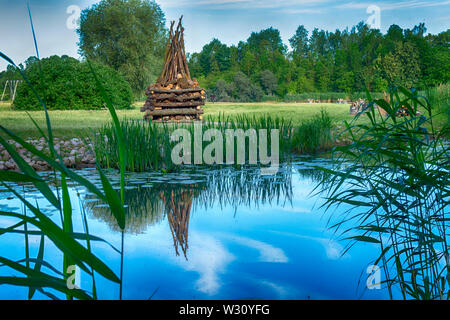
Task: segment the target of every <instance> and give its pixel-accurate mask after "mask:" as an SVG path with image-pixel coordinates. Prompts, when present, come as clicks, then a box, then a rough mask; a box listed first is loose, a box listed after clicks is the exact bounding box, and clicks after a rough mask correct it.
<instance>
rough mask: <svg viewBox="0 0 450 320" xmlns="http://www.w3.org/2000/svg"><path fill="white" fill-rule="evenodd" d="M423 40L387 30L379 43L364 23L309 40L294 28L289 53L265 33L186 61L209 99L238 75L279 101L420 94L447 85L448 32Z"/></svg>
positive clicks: (421, 35)
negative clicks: (396, 89)
mask: <svg viewBox="0 0 450 320" xmlns="http://www.w3.org/2000/svg"><path fill="white" fill-rule="evenodd" d="M425 32H426V28H425V26H424V25H423V24H419V25H418V26H415V27H414V28H413V29H412V30H408V29H407V30H403V29H402V28H400V27H399V26H397V25H392V26H391V27H390V28H389V30H388V31H387V33H386V34H384V35H383V34H382V33H381V32H380V31H379V30H374V29H371V28H369V27H368V26H367V25H366V24H364V23H363V22H361V23H359V24H358V25H356V26H354V27H353V28H352V29H351V30H348V29H345V30H336V31H335V32H328V31H324V30H319V29H314V30H313V31H312V32H311V33H309V32H308V30H306V28H305V27H304V26H299V27H298V29H297V31H296V33H295V35H294V36H293V37H292V38H290V39H289V42H290V44H291V47H292V51H291V52H288V51H287V49H286V47H285V46H284V45H283V42H282V41H281V38H280V36H279V32H278V30H276V29H273V28H269V29H266V30H262V31H260V32H254V33H252V34H251V36H250V37H249V38H248V39H247V41H245V42H244V41H241V42H239V43H238V45H232V46H230V47H227V46H226V45H225V44H222V43H221V42H220V41H219V40H217V39H214V40H213V41H212V42H211V43H209V44H207V45H206V46H205V47H204V48H203V50H202V51H201V52H200V53H194V54H192V55H191V56H190V59H189V65H190V68H191V72H192V75H193V76H194V77H197V78H198V79H199V80H200V83H201V84H202V85H203V86H204V87H205V88H207V89H210V90H212V91H214V88H215V86H216V83H217V81H218V80H219V79H223V80H225V81H227V82H228V83H231V82H233V77H234V75H235V74H236V73H237V72H239V71H240V72H242V73H243V74H244V75H245V76H246V77H247V78H248V79H249V80H250V82H252V83H254V84H259V85H261V87H262V88H263V90H264V91H265V93H266V94H272V93H275V94H277V95H278V96H279V97H284V96H285V95H286V94H303V93H305V92H343V93H347V94H352V93H357V92H364V91H365V90H366V88H367V89H368V90H369V91H374V92H384V91H386V90H388V83H392V84H394V85H401V86H405V87H409V88H411V87H415V88H418V89H425V88H426V87H434V86H436V85H439V84H445V83H447V82H448V81H449V78H450V71H449V70H450V65H449V63H450V49H449V47H448V43H449V39H450V31H449V30H447V31H445V32H442V33H440V34H438V35H432V34H429V35H427V36H425ZM268 72H271V73H272V74H273V75H274V76H275V78H276V82H277V83H276V84H275V81H274V77H272V76H271V77H270V85H269V86H267V83H266V81H264V80H263V79H262V77H263V78H264V79H266V78H267V75H268ZM220 85H223V83H220ZM274 86H276V89H275V90H273V87H274ZM213 93H214V94H213V96H219V97H222V95H220V94H216V92H213ZM243 94H244V95H243V98H242V99H241V98H240V97H239V96H234V97H232V100H234V101H249V99H248V94H246V93H245V92H244V93H243ZM228 97H230V94H228V95H225V98H228ZM213 101H222V99H221V98H218V99H217V100H213ZM223 101H230V100H226V99H224V100H223Z"/></svg>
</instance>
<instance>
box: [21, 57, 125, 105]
mask: <svg viewBox="0 0 450 320" xmlns="http://www.w3.org/2000/svg"><path fill="white" fill-rule="evenodd" d="M94 70H95V72H96V73H97V74H98V76H99V77H100V79H101V81H102V82H103V83H105V84H107V89H106V90H107V93H108V95H109V96H110V97H111V99H112V100H113V101H114V103H115V104H116V106H117V108H118V109H125V108H130V107H131V105H132V93H131V89H130V86H129V84H128V83H127V82H126V81H125V80H124V79H123V78H122V76H120V75H119V74H118V73H117V72H116V71H114V70H113V69H111V68H109V67H106V66H103V65H100V64H94ZM24 73H25V75H26V76H27V78H28V79H29V81H30V84H31V85H32V86H33V88H35V89H36V90H37V92H38V93H39V94H40V95H41V96H42V97H43V99H44V100H45V102H46V104H47V107H48V108H49V109H50V110H80V109H103V108H104V107H105V104H104V101H103V99H102V96H101V92H100V91H99V89H98V87H97V86H96V85H95V81H94V77H93V75H92V73H91V71H90V69H89V66H88V64H87V63H86V62H80V61H78V60H77V59H74V58H71V57H68V56H62V57H59V56H52V57H49V58H46V59H42V60H40V61H38V60H37V59H35V58H30V59H28V60H27V62H26V68H25V70H24ZM14 108H15V109H17V110H40V109H42V106H41V103H40V101H39V100H38V99H37V97H36V95H35V94H34V92H33V89H32V87H31V86H28V85H21V86H19V88H18V89H17V96H16V99H15V101H14Z"/></svg>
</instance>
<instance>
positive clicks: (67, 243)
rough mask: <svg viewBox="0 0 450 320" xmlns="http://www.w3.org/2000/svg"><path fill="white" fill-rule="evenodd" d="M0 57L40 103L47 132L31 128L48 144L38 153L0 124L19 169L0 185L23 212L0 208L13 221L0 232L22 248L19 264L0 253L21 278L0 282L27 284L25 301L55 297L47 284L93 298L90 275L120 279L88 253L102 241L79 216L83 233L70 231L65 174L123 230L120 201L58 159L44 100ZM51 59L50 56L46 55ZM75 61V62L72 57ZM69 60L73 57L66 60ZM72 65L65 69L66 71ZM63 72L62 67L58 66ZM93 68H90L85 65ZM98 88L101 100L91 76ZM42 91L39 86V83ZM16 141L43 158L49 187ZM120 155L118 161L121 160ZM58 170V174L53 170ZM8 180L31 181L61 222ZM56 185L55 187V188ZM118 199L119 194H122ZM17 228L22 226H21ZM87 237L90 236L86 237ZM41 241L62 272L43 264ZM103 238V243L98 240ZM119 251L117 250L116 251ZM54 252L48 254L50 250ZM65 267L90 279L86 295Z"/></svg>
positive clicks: (106, 185) (105, 182)
mask: <svg viewBox="0 0 450 320" xmlns="http://www.w3.org/2000/svg"><path fill="white" fill-rule="evenodd" d="M0 57H2V58H3V59H4V60H6V61H7V62H8V63H10V64H11V66H13V67H14V68H15V70H17V71H18V72H20V74H21V76H22V77H23V79H24V80H25V83H26V84H27V85H28V86H29V87H30V89H31V91H32V93H33V94H35V96H36V99H37V100H38V101H39V102H40V103H41V107H42V108H43V110H44V112H45V115H46V120H47V122H46V124H47V128H46V129H47V133H48V134H45V133H44V131H43V130H42V129H41V128H40V127H39V126H38V125H37V123H36V122H34V120H33V119H32V120H33V123H34V125H35V126H36V127H37V129H38V131H39V132H40V133H41V136H42V138H43V139H44V140H45V141H46V142H47V144H48V146H49V153H50V154H48V153H46V152H42V151H40V150H37V149H36V148H35V147H34V146H33V145H31V144H29V143H28V142H26V141H24V140H23V139H22V138H20V137H19V136H17V135H16V134H14V133H13V132H11V131H10V130H8V129H7V128H5V127H3V126H0V130H1V132H2V133H3V134H5V135H7V136H8V137H9V138H10V139H12V140H13V141H14V145H12V144H10V143H9V142H7V141H6V140H5V139H3V138H0V143H1V144H2V145H3V147H4V148H5V149H6V150H8V151H9V153H10V155H11V156H12V157H13V159H14V161H15V162H16V163H17V164H18V166H19V168H20V170H21V173H20V174H14V175H11V174H7V173H2V174H0V183H1V184H2V186H4V187H5V188H7V189H8V190H9V192H11V193H13V194H14V195H15V197H16V198H17V199H18V200H19V201H20V202H21V203H22V204H23V208H25V209H24V212H22V213H15V212H0V216H3V217H8V218H9V219H14V220H17V221H18V223H15V224H13V225H11V226H10V227H7V228H2V229H0V235H5V234H9V233H18V234H23V235H24V240H25V243H26V246H25V251H26V252H25V260H24V262H25V263H23V262H22V263H21V262H15V261H12V260H10V259H8V258H6V257H0V263H1V264H2V266H3V267H7V268H8V269H9V270H10V271H13V272H15V273H18V274H21V275H23V277H17V276H14V277H0V284H8V285H14V286H22V287H28V288H29V294H28V297H29V299H32V298H33V296H34V294H35V292H36V291H39V292H41V293H42V294H44V295H46V296H47V297H49V298H50V299H58V297H57V296H56V295H55V294H53V293H49V292H47V291H45V289H47V288H50V289H53V290H56V292H59V293H61V294H65V295H66V298H67V299H73V298H76V299H96V298H97V295H96V285H95V278H94V275H95V273H98V274H99V275H102V276H103V277H104V278H105V279H107V280H110V281H113V282H117V283H120V284H121V283H122V278H120V279H119V277H117V276H116V274H115V273H114V272H113V271H112V270H111V269H110V268H109V267H108V266H107V265H106V264H105V263H104V262H102V261H101V260H100V259H99V258H98V257H97V256H96V255H94V254H93V253H92V250H91V246H90V242H91V241H103V240H101V239H99V238H97V237H94V236H91V235H89V233H88V231H87V230H88V227H87V225H86V219H84V222H85V225H84V229H85V230H86V233H84V234H75V233H74V232H73V225H72V205H71V199H70V196H69V190H68V185H67V180H66V179H67V178H70V179H71V180H72V181H73V182H74V183H77V184H79V185H80V186H82V187H84V188H86V189H87V190H89V191H90V192H91V193H93V194H95V195H96V196H98V197H99V199H102V200H103V201H105V203H107V204H108V205H109V207H110V209H111V211H112V214H113V216H114V217H115V218H116V219H117V220H118V222H119V225H120V226H121V228H122V229H124V227H125V226H124V225H123V223H121V221H124V219H122V218H123V212H124V203H123V201H122V202H120V200H118V195H117V193H116V192H115V191H114V190H112V188H110V186H111V185H110V183H109V181H108V180H107V179H106V177H104V176H103V175H102V184H103V191H102V190H100V189H99V188H97V187H96V186H95V185H94V184H92V183H91V182H89V181H88V180H87V179H85V178H83V177H81V176H79V175H78V174H77V173H75V172H74V171H72V170H70V169H68V168H67V167H66V166H65V165H64V162H63V160H62V158H61V156H60V155H59V154H58V153H57V151H56V149H55V147H54V144H53V132H52V126H51V122H50V118H49V115H48V108H47V106H46V104H45V103H44V100H43V99H42V98H41V97H40V96H39V93H38V90H36V89H35V88H34V87H33V85H32V81H31V80H30V79H28V77H27V73H26V72H24V71H22V70H21V69H19V68H18V67H17V66H16V65H15V64H14V62H13V61H12V60H11V59H10V58H8V57H7V56H5V55H4V54H3V53H1V52H0ZM49 60H51V59H49ZM75 61H76V60H75ZM72 62H73V63H74V61H72ZM33 63H35V64H39V61H35V62H33ZM42 69H43V72H42V73H40V74H41V75H44V74H45V71H44V70H45V68H42ZM71 70H72V69H69V71H71ZM60 71H61V72H62V71H63V70H62V69H61V70H60ZM91 71H92V72H94V69H91ZM93 77H94V78H95V79H96V80H97V77H96V76H95V73H93ZM40 81H42V82H43V81H44V78H42V79H40ZM96 82H97V85H98V86H99V87H98V90H99V91H100V92H101V93H102V96H103V97H104V98H107V96H106V91H105V89H104V88H103V87H102V85H101V84H100V82H99V81H98V80H97V81H96ZM41 89H42V87H41ZM46 94H47V95H50V93H49V92H48V91H46ZM105 102H106V104H107V106H108V107H109V110H110V113H111V115H112V117H113V119H114V120H116V123H117V116H116V114H115V110H114V108H113V107H112V105H111V102H110V100H109V99H106V100H105ZM16 145H20V146H21V147H22V148H24V149H26V150H27V151H28V152H30V153H31V154H33V155H34V156H36V157H38V158H39V159H40V161H43V162H46V163H47V164H48V165H49V166H51V167H53V169H54V176H53V179H54V183H55V184H54V186H52V187H51V185H49V184H48V183H46V182H44V181H43V180H42V179H41V178H40V176H39V175H38V174H37V173H36V172H35V171H34V169H33V168H31V167H30V166H29V165H28V164H27V162H26V161H25V160H24V159H23V158H22V156H21V155H20V154H19V153H18V152H17V151H15V146H16ZM119 149H123V144H121V145H120V146H119ZM122 160H123V159H121V161H122ZM98 170H99V172H100V174H102V172H101V169H100V168H98ZM57 172H58V174H57ZM11 181H15V182H17V181H22V182H30V181H31V182H32V183H33V184H34V186H35V187H36V189H37V190H38V191H39V192H40V193H41V195H42V197H43V198H45V199H46V200H47V201H48V202H49V203H50V204H51V205H52V206H53V207H54V209H55V210H57V211H59V212H60V218H61V225H58V224H57V223H56V222H54V221H53V220H51V219H50V218H49V217H47V215H46V214H44V213H43V212H42V211H41V209H40V208H39V207H37V206H34V205H33V204H31V203H30V202H28V201H27V200H26V198H25V197H24V196H23V195H21V194H19V193H18V192H17V191H16V190H15V189H14V188H13V187H12V186H10V185H9V184H8V182H11ZM59 186H60V187H61V189H59ZM52 188H55V189H56V194H57V196H55V194H54V193H53V190H52ZM123 189H124V186H123V185H121V193H122V194H123ZM122 200H123V198H122ZM27 211H30V212H31V216H29V215H27ZM22 226H23V228H21V227H22ZM28 226H33V229H34V230H33V232H34V234H38V235H41V242H40V246H39V252H38V254H37V257H36V259H34V261H35V262H34V266H33V268H32V267H31V264H30V262H32V261H33V260H32V259H30V252H29V246H28V243H29V231H28ZM91 239H92V240H91ZM77 240H86V242H87V243H86V247H85V246H84V245H83V244H81V243H80V242H78V241H77ZM45 241H50V242H52V244H53V245H54V246H55V247H56V248H57V249H58V250H59V251H58V253H59V254H60V255H61V258H62V259H63V261H64V263H63V266H64V269H63V270H62V272H59V271H58V270H57V269H56V268H55V267H53V266H52V265H51V264H50V263H49V262H47V261H46V260H45V259H46V256H45V245H44V242H45ZM103 242H104V241H103ZM120 253H121V254H123V248H122V252H120ZM53 254H54V253H53ZM70 265H77V266H79V267H80V269H81V270H83V271H84V272H86V274H88V275H89V276H91V277H92V288H91V290H92V295H91V294H90V293H88V292H87V291H86V290H84V289H78V288H76V289H74V290H70V289H69V288H68V285H67V280H68V279H67V277H68V272H69V271H68V269H67V267H68V266H70ZM42 266H46V267H48V270H45V271H44V270H41V267H42Z"/></svg>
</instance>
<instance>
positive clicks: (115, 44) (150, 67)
mask: <svg viewBox="0 0 450 320" xmlns="http://www.w3.org/2000/svg"><path fill="white" fill-rule="evenodd" d="M77 32H78V35H79V37H80V41H79V47H80V50H79V51H80V54H81V55H82V56H83V57H85V58H88V59H91V60H94V61H97V62H100V63H103V64H105V65H108V66H110V67H112V68H113V69H115V70H117V71H119V72H120V73H121V74H122V75H123V76H124V77H125V79H126V80H127V81H128V82H129V83H130V85H131V87H132V88H133V92H134V93H135V94H136V95H140V94H142V92H143V90H144V89H145V88H146V86H148V84H149V83H151V82H153V81H154V80H155V79H156V78H157V77H158V75H159V72H160V70H161V68H162V63H163V58H164V57H163V55H164V48H165V44H166V41H167V30H166V27H165V18H164V13H163V12H162V10H161V8H160V7H159V6H158V4H156V3H155V2H154V1H149V0H102V1H100V2H99V3H98V4H94V5H93V6H92V7H90V8H88V9H85V10H83V11H82V13H81V19H80V28H79V29H78V30H77Z"/></svg>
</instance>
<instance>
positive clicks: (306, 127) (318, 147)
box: [292, 109, 333, 154]
mask: <svg viewBox="0 0 450 320" xmlns="http://www.w3.org/2000/svg"><path fill="white" fill-rule="evenodd" d="M331 129H332V121H331V118H330V115H329V114H328V112H327V111H325V110H323V109H322V110H321V112H320V115H316V116H315V117H313V118H312V119H310V120H308V121H305V122H303V123H302V124H301V125H300V126H298V127H296V128H295V129H294V134H293V138H292V145H293V151H294V152H296V153H299V154H317V153H319V152H323V151H327V150H330V149H331V147H332V146H333V139H332V133H331Z"/></svg>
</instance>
